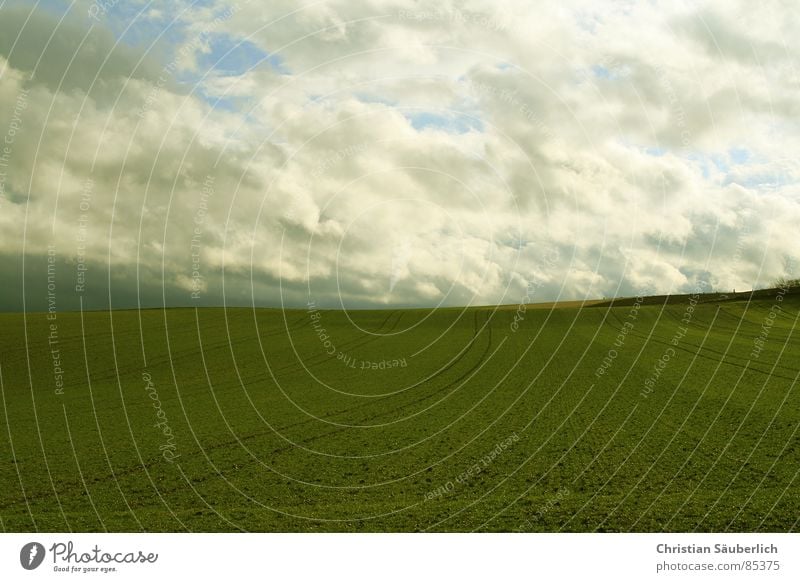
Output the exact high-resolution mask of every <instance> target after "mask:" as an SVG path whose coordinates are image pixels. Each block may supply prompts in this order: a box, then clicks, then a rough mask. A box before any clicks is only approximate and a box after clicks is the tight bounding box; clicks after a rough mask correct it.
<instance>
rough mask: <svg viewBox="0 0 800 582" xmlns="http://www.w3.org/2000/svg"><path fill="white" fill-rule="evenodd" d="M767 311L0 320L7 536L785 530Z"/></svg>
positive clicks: (780, 333) (783, 465)
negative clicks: (23, 533) (38, 533)
mask: <svg viewBox="0 0 800 582" xmlns="http://www.w3.org/2000/svg"><path fill="white" fill-rule="evenodd" d="M778 296H779V292H778V291H772V292H766V293H763V294H761V295H760V296H759V297H757V298H754V299H749V298H748V297H747V296H734V297H728V298H720V297H717V296H700V297H699V298H696V299H697V302H696V305H695V306H694V307H692V303H690V299H691V298H689V297H678V298H675V297H673V298H664V299H663V300H662V299H659V298H655V299H648V300H646V301H642V302H638V303H637V302H636V301H635V300H634V299H629V300H627V301H617V302H615V303H614V305H613V306H609V305H607V304H606V305H602V304H601V305H595V306H591V307H588V306H587V307H583V308H576V307H564V308H557V309H533V308H527V309H525V310H524V312H523V311H522V310H517V308H516V307H515V306H512V307H503V308H470V309H466V310H462V309H438V310H433V311H431V310H386V311H377V310H376V311H353V312H349V313H344V312H340V311H316V312H309V311H307V310H287V311H281V310H274V309H257V310H252V309H242V308H237V309H227V310H224V309H216V308H204V309H197V310H195V309H191V308H187V309H166V310H159V309H152V310H142V311H135V310H131V311H113V312H85V313H83V314H80V313H58V314H57V316H56V318H55V320H52V319H51V320H48V318H47V315H46V314H43V313H37V314H27V315H23V314H19V313H17V314H11V313H6V314H0V330H2V331H1V332H0V372H2V408H3V412H2V415H1V416H0V423H1V424H2V425H3V426H2V427H0V434H2V437H0V455H2V459H3V462H2V465H0V471H1V472H0V485H1V486H0V520H1V521H0V523H1V525H2V530H3V531H37V530H38V531H63V530H67V531H104V530H108V531H142V530H146V531H187V530H189V531H239V530H246V531H281V532H283V531H472V530H478V531H512V530H523V531H579V532H585V531H662V530H666V531H694V530H697V531H725V530H729V531H790V530H792V529H794V530H797V529H798V517H800V479H799V478H798V471H799V470H800V446H799V445H798V432H797V431H798V427H800V389H798V387H797V378H798V373H800V361H799V360H798V356H800V342H798V340H797V334H796V333H795V332H794V329H795V326H796V325H797V322H798V316H799V315H800V294H797V293H787V294H786V295H785V297H784V296H782V295H781V296H780V300H778V299H777V297H778ZM515 317H516V323H515ZM51 326H54V327H51ZM49 338H52V339H54V340H57V343H52V344H49V343H48V339H49ZM326 342H327V343H326ZM54 348H56V349H58V350H59V351H58V352H53V351H52V350H53V349H54ZM54 356H55V357H56V358H57V359H56V360H54ZM659 362H660V363H659ZM58 372H61V375H62V376H63V378H62V379H63V389H62V388H59V387H58V386H57V384H56V380H57V379H56V377H55V376H56V375H57V374H58Z"/></svg>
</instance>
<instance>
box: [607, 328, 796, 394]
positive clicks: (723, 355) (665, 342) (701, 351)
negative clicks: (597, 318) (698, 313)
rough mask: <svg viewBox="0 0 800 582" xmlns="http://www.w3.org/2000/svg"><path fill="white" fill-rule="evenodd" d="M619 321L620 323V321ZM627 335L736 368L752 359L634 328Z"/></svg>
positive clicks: (755, 369)
mask: <svg viewBox="0 0 800 582" xmlns="http://www.w3.org/2000/svg"><path fill="white" fill-rule="evenodd" d="M614 316H615V317H617V315H616V314H614ZM618 321H619V319H618ZM620 323H622V322H621V321H620ZM608 325H609V327H611V328H612V329H614V330H616V331H618V332H621V331H622V328H618V327H616V326H615V325H613V324H611V323H609V324H608ZM627 335H632V336H635V337H638V338H639V339H641V340H644V341H646V342H648V343H656V344H661V345H664V346H667V347H672V348H674V349H676V350H681V351H683V352H687V353H689V354H692V355H697V357H699V358H703V359H706V360H710V361H712V362H717V363H723V364H727V365H729V366H733V367H736V368H744V367H745V365H746V362H748V361H752V360H750V359H749V358H746V357H744V356H737V355H735V354H731V353H729V352H728V353H725V352H721V351H719V350H716V349H714V348H709V347H703V348H702V349H701V348H700V347H699V346H697V345H695V344H693V343H691V342H687V341H685V340H682V341H681V342H680V345H677V346H676V345H673V344H672V343H671V342H670V341H669V340H666V339H663V338H659V337H656V336H655V335H653V336H650V338H649V339H648V336H646V335H645V334H643V333H640V332H638V331H636V330H630V331H628V333H627ZM687 344H688V346H690V347H692V348H695V349H694V350H691V349H689V348H687V347H684V346H685V345H687ZM704 352H711V353H714V354H717V355H719V356H721V357H720V359H717V358H713V357H711V356H708V355H706V354H705V353H704ZM730 358H735V359H737V360H743V361H744V362H745V363H744V364H742V363H739V362H736V361H731V360H730ZM775 367H776V368H782V369H783V370H785V371H787V372H793V373H795V374H800V370H795V369H794V368H791V367H789V366H785V365H782V364H777V363H776V364H775ZM748 370H750V371H753V372H756V373H759V374H763V375H765V376H770V377H775V378H781V379H783V380H789V381H794V378H792V377H789V376H783V375H781V374H775V373H772V372H768V371H765V370H761V369H760V368H755V367H753V366H752V365H751V366H750V367H749V368H748Z"/></svg>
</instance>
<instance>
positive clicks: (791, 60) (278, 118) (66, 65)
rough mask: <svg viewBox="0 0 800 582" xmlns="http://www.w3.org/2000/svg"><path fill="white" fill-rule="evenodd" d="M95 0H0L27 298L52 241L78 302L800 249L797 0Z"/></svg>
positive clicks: (70, 303) (672, 274)
mask: <svg viewBox="0 0 800 582" xmlns="http://www.w3.org/2000/svg"><path fill="white" fill-rule="evenodd" d="M88 6H89V5H88V4H86V3H83V4H82V5H80V7H79V8H77V9H76V11H74V12H70V13H68V14H67V15H66V16H65V18H64V19H63V20H61V19H60V17H57V15H53V14H50V13H48V12H47V11H46V10H45V9H40V8H36V9H30V8H27V9H22V8H19V7H16V8H3V9H0V39H2V40H0V71H2V78H3V83H2V85H0V133H2V134H3V135H8V132H9V131H13V136H11V137H12V140H11V143H9V144H6V145H7V147H8V148H9V149H8V152H6V153H5V154H4V155H5V158H6V162H7V165H6V167H2V168H0V171H4V173H3V174H2V175H1V176H0V178H2V182H0V184H2V187H3V189H2V198H0V204H1V205H2V214H0V228H2V229H3V232H4V237H3V240H2V242H0V259H1V260H0V269H3V274H4V276H6V274H8V276H9V280H14V281H19V283H20V284H19V285H12V286H11V287H10V288H8V289H6V291H5V292H4V295H3V296H2V306H3V307H4V308H19V307H20V306H21V305H22V300H23V290H22V282H23V281H29V284H27V285H26V296H25V300H26V302H27V303H26V305H27V306H28V307H29V308H30V307H32V306H37V305H38V306H39V307H41V306H42V305H44V303H43V298H42V297H41V294H38V295H37V294H36V292H34V291H32V289H35V286H33V287H32V285H34V283H33V282H34V281H41V277H42V273H44V272H46V261H44V259H46V257H47V252H48V249H49V248H51V247H50V245H52V248H55V249H56V252H57V256H58V273H59V275H58V277H59V289H60V290H61V291H60V297H61V302H62V303H61V304H62V305H63V306H64V308H67V307H74V306H76V305H77V304H78V303H77V301H78V300H79V299H82V300H83V301H84V303H85V304H86V305H89V306H94V307H101V306H104V305H107V304H108V302H109V296H110V297H111V303H112V305H114V306H118V307H122V306H131V305H135V304H137V303H139V302H142V301H144V302H145V303H146V304H160V303H162V302H164V301H166V302H167V303H169V304H182V305H188V304H206V305H207V304H222V303H226V304H244V305H248V304H251V303H255V304H258V305H280V304H282V303H283V304H290V305H301V304H304V303H305V302H306V301H307V300H308V298H309V297H312V298H314V299H315V300H316V301H317V303H318V304H320V305H323V306H333V307H336V306H340V305H345V306H347V307H366V306H385V305H436V304H439V303H442V304H446V305H458V304H466V303H473V304H490V303H496V302H505V303H516V302H518V301H520V300H522V299H523V298H524V297H526V295H527V294H529V293H530V290H531V289H532V288H535V290H536V291H535V296H536V297H535V299H536V300H541V301H546V300H551V299H555V298H561V299H572V298H580V297H584V296H590V297H596V296H604V295H605V296H609V295H616V294H632V293H636V292H638V291H640V290H641V289H643V288H648V289H650V290H651V291H653V292H680V291H690V290H692V289H693V288H694V285H696V283H697V280H698V278H703V279H704V280H708V282H709V283H710V284H711V285H713V286H714V287H715V288H719V289H729V288H733V287H735V288H737V289H745V288H748V287H752V286H761V285H766V284H768V283H769V282H770V281H771V280H773V279H775V278H777V277H778V276H781V275H784V274H789V273H787V270H788V269H792V268H793V267H792V265H793V264H795V263H796V261H797V259H800V244H799V243H798V242H797V239H796V236H795V234H794V233H795V229H796V224H797V222H798V219H800V199H798V178H799V177H800V172H798V170H797V168H798V166H797V164H796V163H794V162H793V160H794V159H795V158H796V157H797V156H796V155H795V154H796V152H797V151H800V150H798V148H799V147H800V143H798V142H799V140H798V135H800V134H799V133H798V131H797V129H798V122H797V119H798V115H797V114H798V108H799V107H800V98H799V97H798V95H799V94H798V92H797V90H796V88H797V79H798V77H797V58H798V55H799V54H800V47H798V44H797V42H798V41H797V40H796V39H795V35H793V34H792V28H791V24H792V23H793V22H795V21H796V20H797V17H796V15H794V14H793V11H792V9H791V6H790V5H789V4H788V3H785V2H780V1H777V0H776V1H773V2H767V3H765V4H764V6H763V7H761V8H754V7H752V6H751V5H750V4H747V3H744V2H740V3H735V5H733V6H731V5H730V4H729V3H725V4H722V3H721V2H717V1H708V2H703V3H701V4H700V5H696V4H695V3H683V2H671V3H666V2H652V3H629V2H622V1H620V2H611V3H602V4H599V3H592V2H583V1H574V2H569V3H557V2H545V3H541V5H537V9H536V10H532V9H531V8H530V6H529V4H528V3H525V2H517V1H515V0H507V1H504V2H500V3H496V2H488V0H487V1H486V2H472V1H470V2H466V1H464V2H457V1H453V2H447V3H443V4H438V5H437V7H436V8H435V9H430V10H427V9H426V10H423V9H421V8H419V7H418V5H417V4H416V3H413V2H410V1H409V2H405V1H399V0H398V1H394V0H392V1H384V0H372V1H370V2H366V3H357V4H356V3H352V2H344V1H328V2H320V3H313V4H309V5H308V6H298V5H297V4H296V3H290V2H274V3H269V5H268V6H266V7H265V6H263V5H261V4H256V3H253V2H246V1H244V0H240V1H239V2H235V3H233V4H230V3H224V4H223V3H214V2H209V3H204V4H203V6H202V7H200V8H193V7H191V5H190V4H183V3H181V4H179V5H176V8H175V9H173V10H171V11H166V12H165V11H164V8H165V7H161V6H160V5H154V6H153V10H156V11H158V10H162V12H161V13H158V12H153V10H150V11H147V12H146V13H143V15H142V17H141V18H136V17H135V14H138V12H135V13H134V15H133V16H131V14H129V12H130V10H128V11H127V12H115V10H109V11H108V12H107V13H105V14H104V15H103V18H102V19H100V22H97V21H95V20H92V19H89V18H87V17H86V15H85V14H86V11H87V10H88ZM79 11H82V12H79ZM29 16H30V18H28V17H29ZM123 24H124V26H123ZM154 27H156V28H155V29H154ZM158 27H161V29H159V28H158ZM3 29H5V30H6V33H5V34H4V33H2V30H3ZM162 32H163V33H164V34H161V33H162ZM17 36H18V38H17ZM48 39H49V40H48ZM31 73H33V76H32V78H31ZM0 139H3V137H2V136H0ZM81 239H83V240H81ZM554 253H557V256H558V260H557V261H551V260H548V259H547V257H550V256H555V255H554ZM23 257H24V260H25V275H24V276H23V275H22V266H23V265H22V261H23ZM43 261H44V262H43ZM793 261H794V262H793ZM79 264H80V265H84V267H86V268H87V271H86V273H85V277H86V283H85V286H84V287H83V288H82V289H81V290H76V288H75V287H76V281H77V277H78V265H79ZM109 285H110V289H109ZM532 286H533V287H532Z"/></svg>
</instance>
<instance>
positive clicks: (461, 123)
mask: <svg viewBox="0 0 800 582" xmlns="http://www.w3.org/2000/svg"><path fill="white" fill-rule="evenodd" d="M403 115H404V116H405V118H406V119H408V121H409V122H410V123H411V126H412V127H413V128H414V129H416V130H417V131H422V130H425V129H434V130H439V131H445V132H447V133H467V132H470V131H482V130H483V123H481V120H480V119H477V118H475V117H468V116H466V115H462V114H460V113H451V112H446V113H443V112H433V111H404V112H403Z"/></svg>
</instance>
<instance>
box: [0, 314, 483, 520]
mask: <svg viewBox="0 0 800 582" xmlns="http://www.w3.org/2000/svg"><path fill="white" fill-rule="evenodd" d="M489 319H490V318H487V323H489ZM398 321H399V319H398ZM487 328H488V330H489V341H488V342H487V345H486V347H485V348H484V350H483V353H482V354H481V355H480V357H479V358H478V361H477V363H476V364H475V365H473V366H472V367H471V368H470V369H469V370H467V371H466V372H464V373H462V374H461V375H460V376H459V377H458V378H456V379H454V380H453V381H451V382H449V383H448V384H447V385H446V386H444V388H447V387H449V386H453V385H455V384H457V383H458V382H460V381H462V380H463V379H464V378H466V377H468V376H469V375H470V374H471V373H472V372H474V371H475V370H476V369H477V368H478V367H479V366H481V365H482V364H483V362H484V361H485V359H486V355H487V354H488V352H489V349H490V348H491V345H492V338H491V325H488V326H487ZM478 337H480V334H479V333H478V312H477V311H476V312H475V321H474V329H473V337H472V338H471V340H470V342H469V344H468V346H467V348H466V349H465V350H463V351H462V353H461V354H460V355H459V357H458V358H456V359H455V360H454V361H453V362H451V363H450V364H449V365H448V366H447V368H446V369H442V370H440V371H438V372H437V374H435V375H434V376H433V377H432V378H431V379H433V378H438V377H439V376H441V375H442V374H444V373H445V372H446V371H447V370H448V369H450V368H452V367H453V366H455V365H456V364H457V363H458V362H460V361H462V360H463V359H464V357H465V356H466V354H467V353H468V352H470V351H471V347H472V346H473V345H474V344H475V342H476V340H477V339H478ZM429 381H430V379H429ZM435 395H436V393H433V394H428V395H426V396H423V397H421V398H418V399H416V400H414V401H412V402H407V403H404V404H401V405H399V406H397V407H395V408H393V409H392V410H389V411H385V412H384V413H382V414H380V415H377V416H374V417H369V418H368V420H369V419H370V418H371V419H374V418H378V417H379V416H384V415H386V414H393V413H396V412H397V411H399V410H402V409H403V408H407V407H408V406H412V405H414V404H417V403H419V402H422V401H424V400H427V399H429V398H431V397H433V396H435ZM371 404H372V403H371V402H368V403H362V404H359V405H356V406H354V407H351V408H348V409H346V410H339V411H335V412H331V413H328V414H326V415H324V416H322V417H320V418H326V419H327V418H330V417H332V416H336V415H339V414H344V413H348V412H352V411H354V410H359V409H363V408H366V407H368V406H369V405H371ZM315 420H316V419H306V420H303V421H300V422H297V423H292V424H289V425H286V426H283V427H280V428H279V429H277V430H278V431H280V432H283V431H285V430H286V429H288V428H296V427H298V426H302V425H305V424H309V423H311V422H314V421H315ZM348 428H349V427H340V428H337V429H335V430H332V431H329V432H327V433H325V434H320V435H314V436H311V437H308V438H306V439H303V440H302V441H297V443H298V444H303V445H305V444H310V443H312V442H315V441H317V440H320V439H323V438H328V437H330V436H333V435H336V434H341V433H343V432H345V431H347V430H348ZM274 432H275V430H268V431H259V432H258V433H252V434H249V435H244V436H241V437H238V438H237V439H232V440H229V441H224V442H220V443H215V444H213V445H209V446H205V447H203V449H202V451H199V450H198V451H192V452H185V453H181V456H185V457H197V456H201V455H202V456H205V453H208V452H209V451H215V450H219V449H224V448H228V447H231V446H235V445H237V444H242V442H244V441H250V440H254V439H258V438H262V437H264V436H269V435H271V434H274ZM295 448H297V447H296V446H293V445H287V446H284V447H280V448H278V449H274V450H272V451H270V453H269V455H270V456H271V455H277V454H281V453H284V452H287V451H290V450H293V449H295ZM162 462H163V461H162V459H161V456H160V455H158V456H155V457H152V458H151V460H150V461H148V462H146V463H145V464H144V465H141V464H137V465H135V466H131V467H127V468H123V469H116V468H115V469H114V474H113V475H112V474H108V473H107V474H105V475H103V476H102V477H95V478H92V479H87V485H93V484H97V483H108V482H112V481H114V480H117V479H118V478H119V477H126V476H130V475H132V474H135V473H137V472H139V471H141V470H142V469H143V467H147V468H151V467H153V466H155V465H157V464H159V463H162ZM261 463H264V461H263V460H261V459H256V458H252V459H249V460H247V461H244V462H239V463H236V464H237V466H239V467H240V468H241V467H243V466H248V465H256V464H261ZM224 470H225V469H223V470H222V471H224ZM222 471H217V472H214V473H208V474H206V475H201V476H199V477H193V478H192V482H193V483H198V482H203V481H207V480H208V479H211V478H213V477H214V476H215V475H218V474H219V473H220V472H222ZM64 485H66V486H62V487H61V488H60V489H59V494H60V495H64V496H65V497H67V496H69V495H70V493H72V494H73V495H74V494H75V493H77V494H82V493H84V492H85V490H84V486H83V484H82V483H81V482H80V481H79V480H78V481H75V482H71V483H68V484H64ZM158 491H159V492H160V493H161V494H162V495H163V494H169V493H171V492H176V491H179V489H177V488H169V489H167V488H161V489H159V490H158ZM51 497H52V495H51V494H48V493H41V494H36V493H33V494H29V495H26V496H25V497H21V498H18V499H15V500H13V501H6V502H0V509H8V508H11V507H15V506H19V505H22V504H25V503H26V502H27V503H30V502H35V501H38V500H43V499H51ZM26 500H27V501H26Z"/></svg>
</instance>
